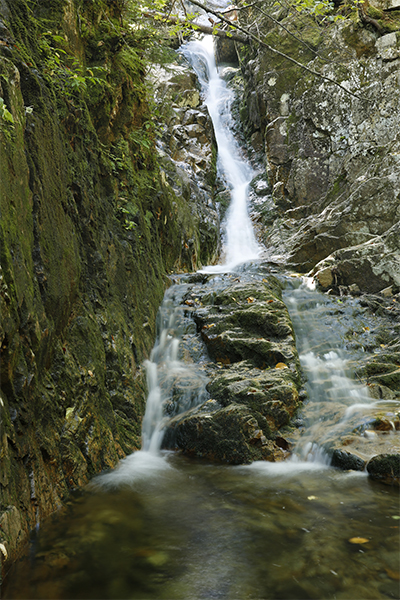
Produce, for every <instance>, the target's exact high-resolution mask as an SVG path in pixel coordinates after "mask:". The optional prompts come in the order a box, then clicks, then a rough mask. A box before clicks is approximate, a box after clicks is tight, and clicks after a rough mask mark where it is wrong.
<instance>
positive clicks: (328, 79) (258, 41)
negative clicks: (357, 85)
mask: <svg viewBox="0 0 400 600" xmlns="http://www.w3.org/2000/svg"><path fill="white" fill-rule="evenodd" d="M190 1H191V3H192V4H195V5H196V6H198V7H199V8H201V9H202V10H204V11H205V12H208V13H210V14H212V15H214V16H216V17H218V18H219V19H221V21H224V22H225V23H227V24H228V25H229V26H230V27H233V28H235V29H237V30H238V31H241V32H243V33H244V34H245V35H246V36H248V37H249V38H251V39H252V40H254V41H255V42H257V43H258V44H260V46H262V47H263V48H266V49H267V50H270V52H273V53H274V54H277V55H278V56H282V57H283V58H286V60H288V61H290V62H291V63H293V64H295V65H297V66H298V67H300V68H301V69H304V70H305V71H308V72H309V73H311V74H312V75H315V76H316V77H319V78H320V79H323V80H325V81H329V83H332V84H333V85H336V86H337V87H340V89H341V90H343V91H344V92H346V94H349V95H350V96H354V97H355V98H358V99H359V100H364V98H362V97H361V96H358V95H357V94H355V93H354V92H350V90H348V89H347V88H345V87H344V86H343V85H342V84H341V83H339V82H338V81H335V80H334V79H332V78H331V77H327V76H326V75H322V73H319V72H318V71H315V70H314V69H311V68H310V67H307V66H306V65H303V64H302V63H300V62H298V61H297V60H295V59H294V58H292V57H291V56H289V55H288V54H285V53H284V52H281V51H280V50H277V49H276V48H273V47H272V46H270V45H269V44H267V43H266V42H264V41H263V40H262V39H261V38H260V37H259V36H257V35H254V33H252V32H251V31H248V30H247V29H244V28H243V27H241V26H240V25H238V24H237V23H234V22H232V21H230V20H229V19H227V18H226V17H224V15H223V14H222V13H221V12H218V11H215V10H212V9H211V8H208V7H207V6H205V5H204V4H202V3H201V2H198V0H190Z"/></svg>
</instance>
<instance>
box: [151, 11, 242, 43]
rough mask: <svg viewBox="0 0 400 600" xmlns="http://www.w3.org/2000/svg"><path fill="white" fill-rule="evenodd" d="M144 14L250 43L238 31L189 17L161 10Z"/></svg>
mask: <svg viewBox="0 0 400 600" xmlns="http://www.w3.org/2000/svg"><path fill="white" fill-rule="evenodd" d="M143 16H145V17H150V18H151V19H155V20H157V21H162V22H164V23H172V25H177V24H178V25H182V26H185V27H189V28H191V29H193V30H194V31H201V32H202V33H206V34H207V35H215V36H217V37H220V38H227V39H230V40H234V41H235V42H239V43H240V44H249V38H248V36H246V37H244V36H242V35H240V34H238V33H231V32H229V31H223V30H222V29H218V28H217V27H209V26H208V25H201V24H200V23H194V22H192V21H188V20H187V19H180V18H179V17H175V16H172V15H170V16H168V15H164V14H162V13H159V12H153V11H151V12H144V13H143Z"/></svg>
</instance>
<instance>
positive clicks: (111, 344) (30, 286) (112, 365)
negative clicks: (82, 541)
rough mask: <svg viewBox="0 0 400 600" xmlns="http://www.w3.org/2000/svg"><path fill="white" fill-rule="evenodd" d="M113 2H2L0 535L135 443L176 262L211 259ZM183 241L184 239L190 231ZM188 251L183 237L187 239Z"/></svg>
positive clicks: (10, 534) (17, 530)
mask: <svg viewBox="0 0 400 600" xmlns="http://www.w3.org/2000/svg"><path fill="white" fill-rule="evenodd" d="M123 5H124V2H123V1H122V0H121V1H119V0H113V1H110V0H108V1H106V0H93V1H89V0H51V1H48V0H34V1H28V0H1V2H0V18H1V21H0V38H1V39H0V97H1V98H2V99H3V101H2V112H1V114H0V209H1V226H0V227H1V229H0V233H1V279H0V301H1V327H0V342H1V419H2V425H1V450H0V461H1V469H0V473H1V475H0V492H1V505H0V515H1V516H0V526H1V530H0V538H2V540H3V542H4V543H5V545H6V548H7V550H8V553H9V554H10V555H13V554H14V553H15V549H16V546H17V544H18V542H20V541H21V540H22V539H23V538H24V537H26V534H27V532H28V531H29V530H30V529H31V528H32V527H34V526H35V524H36V523H37V522H38V521H39V520H40V519H41V518H42V517H44V516H45V515H47V514H49V513H50V512H51V511H53V510H54V509H56V508H57V507H58V506H59V505H60V503H61V502H62V499H63V498H64V497H65V495H66V494H67V493H68V491H69V490H70V489H71V488H73V487H75V486H79V485H81V484H83V483H84V482H86V481H87V480H88V478H89V477H90V476H91V475H93V474H94V473H97V472H99V471H101V470H102V469H104V468H108V467H112V466H113V465H115V463H116V462H117V460H118V459H119V458H121V457H123V456H124V455H125V454H126V453H129V452H131V451H133V450H134V449H136V448H138V447H140V429H141V417H142V415H143V411H144V403H145V382H144V377H143V369H142V368H141V364H142V361H143V359H144V358H145V357H146V356H148V354H149V351H150V349H151V346H152V344H153V341H154V335H155V315H156V312H157V309H158V306H159V303H160V301H161V299H162V296H163V292H164V289H165V285H166V282H167V278H166V273H167V272H168V271H170V270H171V269H183V270H185V269H187V268H191V267H193V266H196V265H197V264H199V261H200V259H202V260H203V261H207V260H209V259H210V252H212V251H213V248H212V244H210V240H208V241H207V244H208V245H207V247H202V243H201V239H200V234H199V220H200V218H199V217H198V213H197V212H196V210H195V209H194V207H193V206H192V205H191V204H190V201H189V200H188V198H187V197H186V198H184V197H183V196H179V195H177V194H176V193H175V192H174V191H173V190H172V188H171V187H170V186H168V185H167V184H166V182H165V177H164V178H162V177H160V171H159V168H158V165H157V162H156V159H155V149H154V148H155V147H154V137H155V134H154V124H153V121H152V120H151V115H150V108H149V104H148V95H147V92H146V84H145V78H144V75H145V63H144V58H143V52H142V47H143V43H144V38H143V36H144V35H145V32H143V31H142V30H141V29H136V30H135V29H128V28H125V26H124V21H123V13H122V9H123ZM188 240H190V241H191V243H190V245H189V244H188V243H187V241H188ZM188 249H189V250H188Z"/></svg>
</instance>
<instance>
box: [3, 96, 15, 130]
mask: <svg viewBox="0 0 400 600" xmlns="http://www.w3.org/2000/svg"><path fill="white" fill-rule="evenodd" d="M0 119H1V121H3V122H4V123H11V124H12V125H13V124H14V117H13V116H12V114H11V113H10V111H9V110H8V108H7V106H6V105H5V103H4V99H3V98H0ZM1 121H0V123H1Z"/></svg>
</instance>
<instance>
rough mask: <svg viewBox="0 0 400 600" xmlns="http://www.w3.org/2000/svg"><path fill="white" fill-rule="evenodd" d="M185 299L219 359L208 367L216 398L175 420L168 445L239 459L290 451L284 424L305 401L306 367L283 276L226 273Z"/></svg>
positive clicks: (215, 457) (264, 457)
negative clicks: (302, 368)
mask: <svg viewBox="0 0 400 600" xmlns="http://www.w3.org/2000/svg"><path fill="white" fill-rule="evenodd" d="M193 295H194V296H195V299H194V300H193ZM185 302H187V303H188V305H189V306H191V307H192V308H193V318H194V320H195V322H196V324H197V328H198V330H199V332H200V333H201V337H202V339H203V341H204V342H205V345H206V347H207V350H208V353H209V356H210V358H211V359H212V360H213V362H212V363H209V364H208V365H207V367H206V372H207V375H208V377H209V378H210V382H209V384H208V386H207V389H208V391H209V393H210V396H211V398H210V399H209V400H207V401H206V402H204V403H203V404H202V405H200V406H197V407H195V408H193V409H190V410H189V411H186V412H184V413H182V414H179V415H177V416H176V417H174V418H173V419H172V420H171V421H170V422H169V423H168V425H167V432H166V436H165V439H164V444H165V446H166V447H168V448H177V449H180V450H182V451H183V452H185V453H187V454H191V455H194V456H198V457H206V458H208V459H211V460H218V461H222V462H227V463H233V464H239V463H249V462H251V461H253V460H269V461H276V460H282V459H283V458H285V457H287V456H288V452H287V450H288V449H289V446H290V444H289V443H288V442H287V441H286V440H285V439H284V438H283V437H282V436H283V435H284V434H283V433H282V432H281V430H282V429H284V428H285V427H286V426H288V425H289V424H290V422H291V420H292V417H293V415H294V413H295V411H296V409H297V408H298V407H299V406H300V404H301V401H300V399H299V388H300V373H299V361H298V356H297V351H296V346H295V340H294V334H293V329H292V325H291V321H290V319H289V315H288V312H287V309H286V307H285V305H284V304H283V302H282V300H281V287H280V284H279V282H278V281H277V280H276V279H275V278H274V277H272V276H269V277H268V278H267V279H264V280H263V281H258V282H252V281H246V280H245V281H243V282H233V283H232V281H231V280H230V278H229V277H226V278H224V281H223V283H222V284H220V283H219V284H218V285H217V287H216V289H214V290H212V291H211V292H210V291H208V290H207V288H205V289H204V288H196V289H195V292H194V294H193V291H191V292H190V294H188V296H187V298H186V300H185Z"/></svg>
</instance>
